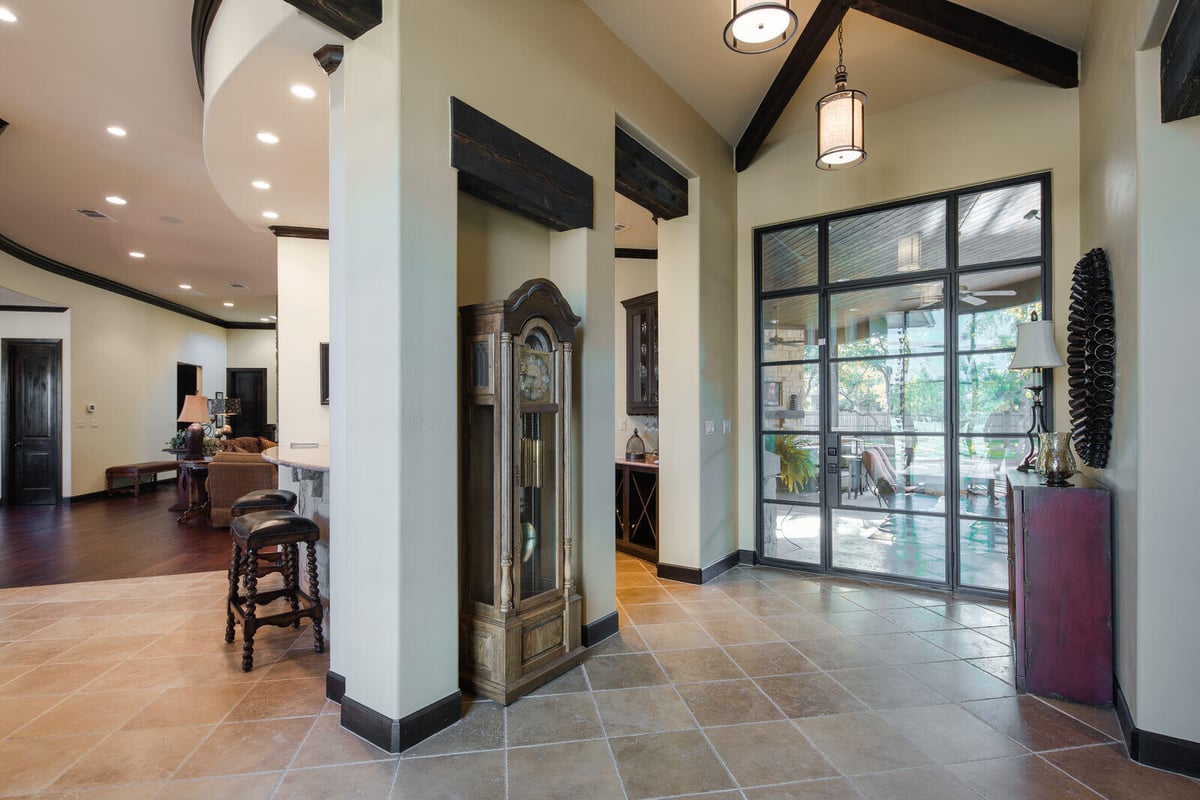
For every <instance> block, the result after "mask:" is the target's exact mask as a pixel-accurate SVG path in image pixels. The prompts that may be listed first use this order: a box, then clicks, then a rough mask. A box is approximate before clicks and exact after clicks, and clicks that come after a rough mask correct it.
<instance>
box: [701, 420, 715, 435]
mask: <svg viewBox="0 0 1200 800" xmlns="http://www.w3.org/2000/svg"><path fill="white" fill-rule="evenodd" d="M716 432H717V423H716V421H715V420H711V419H706V420H704V435H705V436H712V435H713V434H714V433H716Z"/></svg>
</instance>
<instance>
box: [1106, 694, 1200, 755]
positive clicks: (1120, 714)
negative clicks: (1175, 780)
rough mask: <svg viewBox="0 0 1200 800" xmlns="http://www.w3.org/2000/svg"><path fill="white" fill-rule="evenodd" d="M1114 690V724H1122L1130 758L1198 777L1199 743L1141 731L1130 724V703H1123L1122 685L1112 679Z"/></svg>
mask: <svg viewBox="0 0 1200 800" xmlns="http://www.w3.org/2000/svg"><path fill="white" fill-rule="evenodd" d="M1113 688H1114V689H1115V692H1114V694H1115V696H1116V703H1115V706H1116V710H1117V721H1118V722H1120V723H1121V734H1122V735H1123V736H1124V737H1125V747H1126V748H1127V749H1128V750H1129V757H1130V758H1131V759H1133V760H1134V761H1136V762H1138V763H1139V764H1145V765H1146V766H1147V767H1154V768H1156V769H1165V770H1168V771H1169V772H1178V773H1179V774H1181V775H1188V776H1190V777H1193V778H1200V742H1191V741H1188V740H1187V739H1177V738H1175V737H1174V736H1167V735H1166V734H1162V733H1154V732H1153V731H1144V730H1141V729H1140V728H1138V727H1137V726H1136V725H1134V724H1133V715H1132V714H1131V713H1130V712H1129V703H1128V702H1127V701H1126V700H1125V693H1124V692H1123V691H1121V683H1120V682H1119V681H1118V680H1117V679H1116V677H1115V676H1114V677H1113Z"/></svg>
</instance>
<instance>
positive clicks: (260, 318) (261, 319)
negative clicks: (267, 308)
mask: <svg viewBox="0 0 1200 800" xmlns="http://www.w3.org/2000/svg"><path fill="white" fill-rule="evenodd" d="M258 321H259V322H270V321H271V320H269V319H267V318H266V317H259V318H258Z"/></svg>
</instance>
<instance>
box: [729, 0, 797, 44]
mask: <svg viewBox="0 0 1200 800" xmlns="http://www.w3.org/2000/svg"><path fill="white" fill-rule="evenodd" d="M732 4H733V8H732V10H731V11H730V19H729V22H727V23H725V46H726V47H728V48H729V49H730V50H732V51H733V52H735V53H750V54H755V53H769V52H771V51H772V50H774V49H776V48H778V47H782V46H783V45H785V44H787V43H788V42H789V41H791V40H792V37H794V36H795V35H796V31H797V30H799V29H800V22H799V20H798V19H797V18H796V12H795V11H792V8H791V0H732Z"/></svg>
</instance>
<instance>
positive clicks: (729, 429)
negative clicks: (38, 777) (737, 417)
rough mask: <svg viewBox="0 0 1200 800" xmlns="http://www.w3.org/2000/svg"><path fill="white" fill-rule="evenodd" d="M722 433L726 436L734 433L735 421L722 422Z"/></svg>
mask: <svg viewBox="0 0 1200 800" xmlns="http://www.w3.org/2000/svg"><path fill="white" fill-rule="evenodd" d="M721 432H722V433H724V434H727V435H728V434H730V433H733V420H731V419H727V420H724V421H722V422H721Z"/></svg>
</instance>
